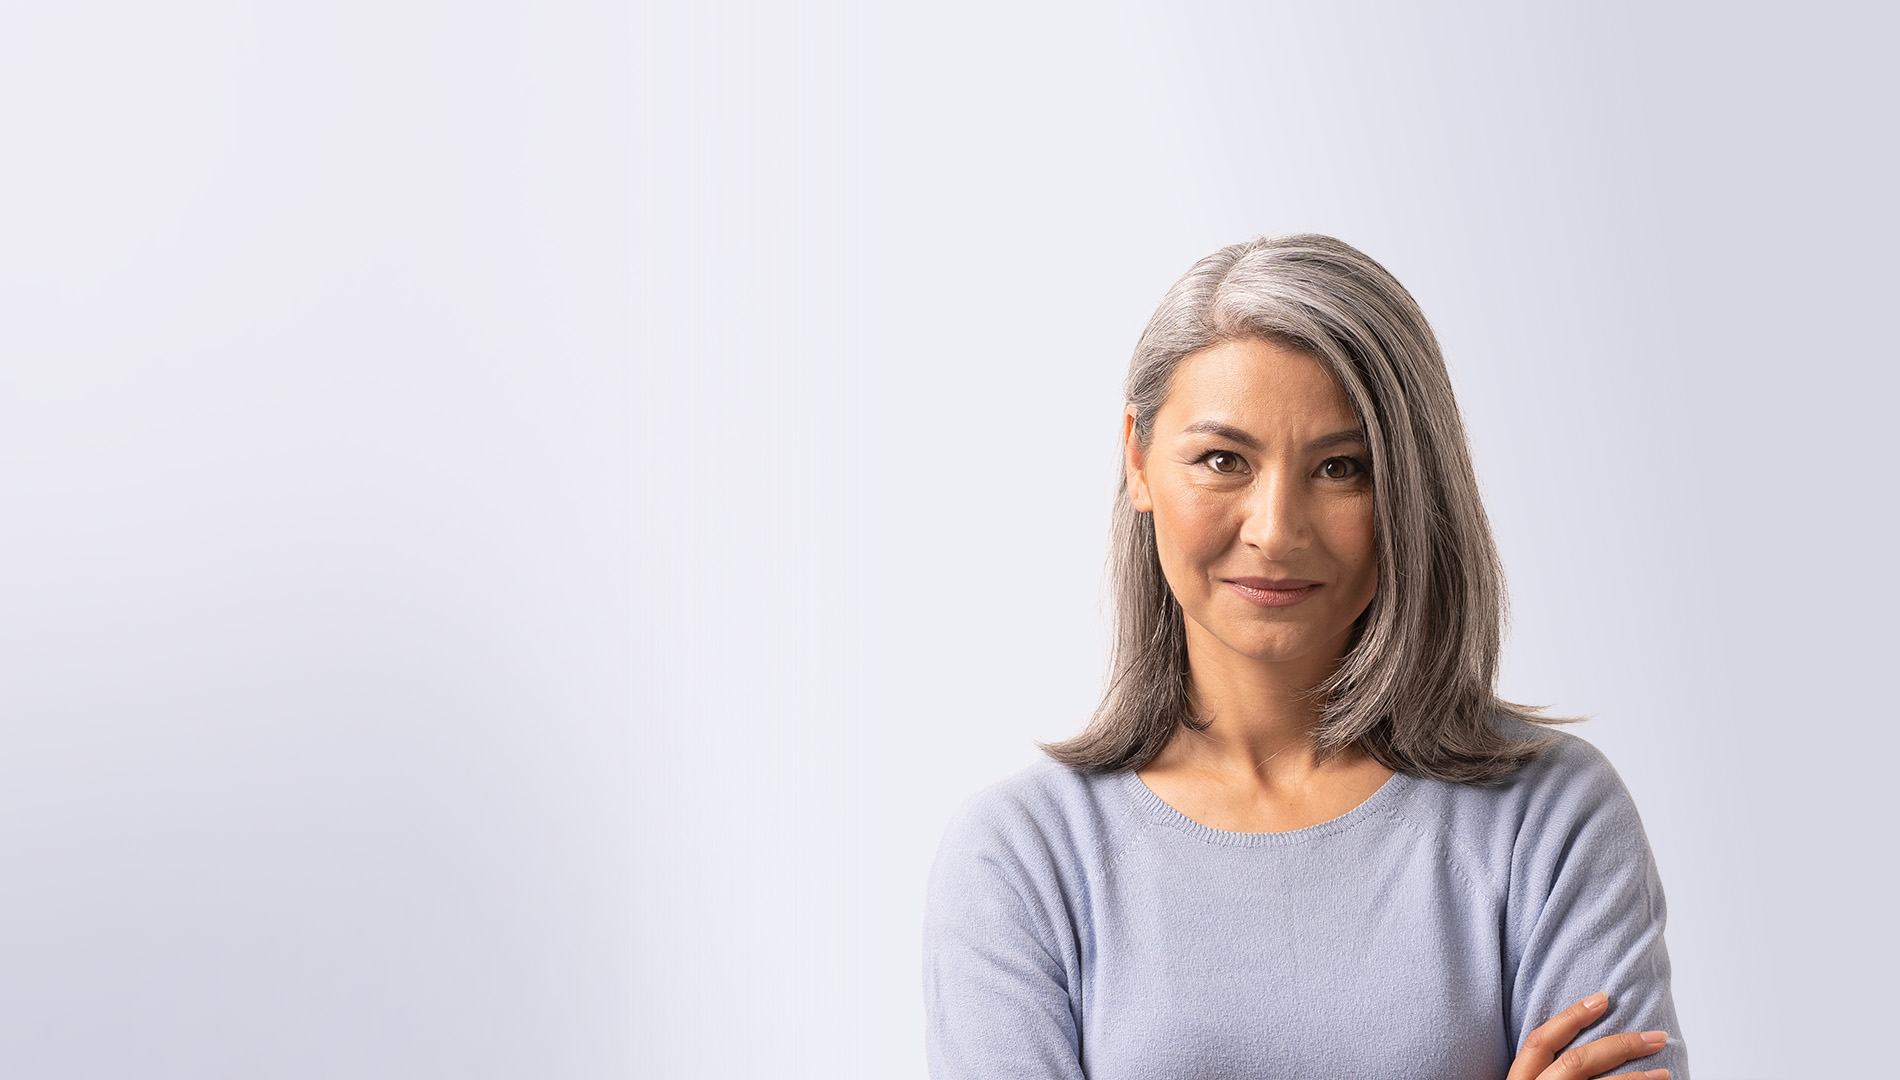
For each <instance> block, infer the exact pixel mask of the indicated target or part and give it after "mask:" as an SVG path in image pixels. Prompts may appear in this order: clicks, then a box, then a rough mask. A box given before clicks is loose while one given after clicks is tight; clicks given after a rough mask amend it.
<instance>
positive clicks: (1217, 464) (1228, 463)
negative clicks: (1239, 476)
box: [1201, 450, 1241, 476]
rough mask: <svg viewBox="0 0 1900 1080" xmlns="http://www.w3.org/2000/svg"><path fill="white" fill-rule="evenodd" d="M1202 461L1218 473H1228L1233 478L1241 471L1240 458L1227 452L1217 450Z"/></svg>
mask: <svg viewBox="0 0 1900 1080" xmlns="http://www.w3.org/2000/svg"><path fill="white" fill-rule="evenodd" d="M1201 460H1203V461H1205V462H1207V465H1208V468H1210V469H1213V470H1214V471H1215V472H1217V473H1226V474H1228V475H1229V476H1231V475H1233V474H1234V473H1237V472H1239V471H1240V470H1241V464H1240V457H1239V456H1238V455H1235V454H1230V453H1228V452H1227V451H1225V450H1216V451H1214V452H1213V453H1211V454H1209V455H1207V456H1206V457H1205V458H1202V459H1201Z"/></svg>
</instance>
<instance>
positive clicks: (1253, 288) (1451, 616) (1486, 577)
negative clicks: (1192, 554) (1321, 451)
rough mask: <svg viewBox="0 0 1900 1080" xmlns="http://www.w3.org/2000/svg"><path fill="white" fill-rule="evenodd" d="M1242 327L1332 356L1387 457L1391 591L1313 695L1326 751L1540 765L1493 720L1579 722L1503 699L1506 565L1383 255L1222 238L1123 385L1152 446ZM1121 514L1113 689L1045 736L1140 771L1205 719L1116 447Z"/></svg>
mask: <svg viewBox="0 0 1900 1080" xmlns="http://www.w3.org/2000/svg"><path fill="white" fill-rule="evenodd" d="M1247 338H1258V339H1263V340H1267V341H1272V342H1277V343H1280V344H1284V345H1287V346H1290V347H1292V348H1296V349H1299V350H1301V351H1303V352H1306V353H1309V354H1311V355H1312V356H1314V357H1316V358H1318V359H1319V360H1321V361H1322V362H1324V363H1325V364H1326V366H1327V367H1328V368H1330V369H1331V370H1332V373H1333V375H1334V377H1335V378H1337V379H1338V380H1339V384H1340V386H1341V387H1342V388H1343V389H1344V390H1345V392H1346V395H1347V397H1348V398H1349V399H1350V400H1351V401H1352V405H1353V410H1354V411H1355V412H1357V413H1358V415H1359V422H1360V423H1361V424H1362V425H1363V426H1364V428H1365V436H1366V442H1367V444H1368V447H1369V448H1370V451H1371V454H1372V470H1371V472H1372V492H1373V522H1374V525H1373V528H1374V533H1375V535H1376V538H1377V546H1378V559H1379V584H1378V590H1377V592H1376V593H1375V594H1374V596H1373V599H1372V603H1371V604H1370V605H1369V606H1368V607H1367V608H1366V611H1365V614H1363V615H1361V616H1360V618H1359V621H1358V623H1357V624H1355V626H1354V628H1353V635H1352V639H1351V643H1350V644H1349V645H1348V647H1347V651H1346V654H1345V656H1344V658H1343V659H1342V660H1341V662H1340V664H1339V666H1338V667H1337V668H1336V669H1335V670H1334V672H1333V674H1332V675H1331V677H1329V678H1328V679H1327V680H1326V681H1325V682H1324V683H1322V684H1321V685H1320V686H1319V687H1318V688H1316V691H1315V692H1316V695H1317V696H1318V698H1319V701H1320V719H1319V727H1318V733H1317V737H1318V743H1319V751H1320V753H1321V755H1322V756H1330V755H1332V754H1336V753H1338V752H1339V751H1341V750H1343V749H1345V748H1347V747H1349V746H1354V745H1357V746H1359V747H1360V748H1361V749H1363V750H1364V751H1365V752H1366V753H1368V754H1370V755H1371V756H1372V757H1373V758H1375V759H1376V760H1378V762H1379V763H1380V764H1382V765H1384V766H1385V767H1387V768H1389V769H1392V770H1394V771H1397V772H1404V773H1409V774H1412V775H1414V776H1424V777H1433V778H1436V779H1441V780H1450V781H1454V782H1458V783H1468V784H1481V783H1487V782H1490V781H1494V780H1497V779H1499V778H1501V777H1503V776H1505V775H1506V774H1508V773H1510V772H1511V771H1512V770H1513V769H1515V768H1517V767H1518V766H1519V765H1521V764H1523V763H1524V762H1526V761H1528V760H1530V759H1532V758H1534V757H1536V756H1537V755H1538V754H1539V753H1540V752H1541V751H1542V750H1543V748H1544V746H1545V745H1547V743H1548V739H1537V740H1529V741H1526V740H1518V739H1513V738H1510V737H1509V736H1507V735H1505V734H1503V733H1502V732H1501V731H1500V730H1498V728H1496V727H1494V726H1493V723H1492V721H1493V720H1494V719H1496V718H1500V717H1516V718H1518V719H1522V720H1528V721H1531V722H1533V723H1544V724H1550V723H1563V722H1565V721H1563V720H1559V719H1554V718H1550V717H1543V716H1539V715H1537V714H1536V712H1535V711H1534V710H1532V709H1530V708H1527V707H1525V706H1521V705H1513V704H1511V703H1509V702H1506V701H1503V700H1500V699H1499V698H1498V696H1497V693H1496V685H1497V664H1498V646H1499V640H1500V636H1501V624H1502V622H1503V619H1504V589H1503V572H1502V569H1501V568H1500V566H1499V564H1498V556H1497V548H1496V546H1495V545H1494V544H1493V543H1492V540H1491V525H1490V522H1489V520H1488V519H1487V518H1486V517H1485V513H1484V506H1483V504H1482V503H1481V502H1480V501H1479V498H1478V482H1477V477H1476V475H1475V474H1474V473H1473V472H1472V468H1471V454H1470V451H1469V449H1468V448H1467V447H1466V445H1465V431H1464V424H1463V422H1462V421H1461V420H1460V418H1459V415H1458V403H1457V402H1456V401H1455V400H1454V399H1453V397H1452V392H1451V379H1450V377H1449V376H1448V375H1447V373H1446V371H1445V361H1444V358H1443V357H1442V356H1440V354H1439V351H1438V341H1437V339H1436V338H1435V337H1434V336H1433V334H1432V330H1431V327H1430V326H1429V325H1427V324H1426V322H1425V316H1424V314H1423V313H1422V312H1420V311H1419V308H1418V304H1417V302H1415V301H1414V300H1413V299H1412V297H1411V294H1410V293H1407V292H1406V291H1405V288H1404V287H1403V286H1401V285H1400V284H1399V283H1398V281H1397V280H1396V279H1394V278H1393V277H1392V275H1391V274H1390V273H1387V272H1386V269H1385V268H1384V267H1382V266H1380V265H1379V264H1378V263H1376V262H1374V261H1372V260H1371V259H1370V258H1368V257H1366V255H1365V254H1364V253H1362V252H1360V251H1359V250H1357V249H1356V248H1353V247H1352V246H1350V245H1348V244H1345V243H1342V242H1341V241H1339V240H1335V239H1333V238H1332V237H1330V236H1317V235H1302V236H1285V237H1278V238H1273V239H1256V240H1251V241H1248V242H1246V243H1242V244H1235V245H1233V246H1232V247H1226V248H1222V249H1221V250H1220V251H1217V252H1215V253H1214V254H1212V255H1209V256H1208V257H1207V258H1205V259H1202V260H1201V261H1200V262H1199V263H1196V264H1195V266H1194V268H1193V269H1191V270H1189V271H1188V272H1187V274H1186V275H1185V276H1184V277H1182V278H1181V280H1180V281H1177V282H1175V284H1174V287H1173V288H1171V289H1169V290H1168V294H1167V295H1166V296H1165V297H1163V298H1162V300H1161V306H1160V307H1159V308H1158V309H1156V311H1155V313H1154V317H1153V318H1151V319H1149V320H1148V328H1147V329H1146V330H1145V331H1143V332H1142V335H1141V341H1140V342H1139V343H1138V344H1137V345H1136V346H1135V355H1134V358H1133V359H1132V360H1131V361H1130V363H1129V366H1128V382H1127V386H1126V390H1125V393H1126V396H1127V399H1128V403H1129V404H1130V405H1132V406H1133V407H1134V409H1135V425H1134V428H1135V438H1136V439H1137V441H1138V443H1139V445H1140V446H1141V447H1142V448H1143V449H1146V448H1147V447H1148V445H1149V441H1150V439H1151V438H1152V437H1153V434H1154V417H1155V413H1156V412H1157V411H1158V410H1159V409H1160V408H1161V403H1162V402H1163V401H1164V400H1166V398H1167V396H1168V391H1169V387H1170V385H1171V384H1172V382H1173V379H1174V373H1175V370H1176V369H1177V368H1178V367H1179V366H1180V364H1181V361H1182V359H1183V358H1185V357H1187V356H1188V355H1189V354H1191V353H1195V352H1198V351H1200V350H1202V349H1205V348H1208V347H1209V346H1212V345H1216V344H1219V343H1221V342H1224V341H1232V340H1236V339H1247ZM1114 518H1115V519H1114V539H1113V542H1112V548H1111V553H1110V557H1109V568H1110V574H1111V577H1112V580H1113V586H1112V588H1113V592H1114V603H1115V615H1116V633H1115V640H1114V652H1113V658H1112V660H1111V662H1110V677H1109V680H1108V689H1107V690H1106V692H1105V693H1104V694H1103V697H1102V702H1101V705H1100V706H1099V707H1098V708H1097V709H1096V711H1095V716H1094V718H1093V719H1092V720H1091V721H1090V723H1089V725H1088V727H1087V729H1086V730H1084V731H1083V732H1082V733H1081V734H1080V735H1077V736H1075V737H1074V738H1071V739H1068V740H1066V741H1063V742H1059V743H1053V744H1046V745H1044V746H1043V750H1044V751H1045V752H1047V753H1048V754H1049V755H1050V756H1051V757H1053V758H1055V759H1056V760H1058V761H1061V762H1063V763H1064V764H1067V765H1069V766H1071V767H1073V768H1078V769H1086V770H1091V771H1110V770H1119V769H1130V768H1140V767H1142V766H1144V765H1146V764H1148V763H1149V762H1150V761H1152V760H1154V758H1155V756H1156V755H1158V754H1159V753H1161V750H1162V748H1163V747H1164V746H1166V745H1167V742H1168V740H1169V738H1170V737H1171V736H1172V735H1173V734H1174V732H1175V730H1176V727H1177V725H1185V726H1187V727H1190V728H1194V729H1196V730H1205V729H1206V727H1207V725H1208V723H1209V720H1208V719H1207V718H1203V717H1198V716H1196V715H1195V714H1194V710H1193V708H1192V705H1191V703H1190V701H1189V692H1188V690H1189V683H1188V653H1187V632H1186V628H1185V625H1184V623H1183V621H1182V620H1183V616H1182V611H1181V605H1180V604H1179V603H1178V602H1176V600H1175V598H1174V593H1173V591H1172V590H1170V589H1169V587H1168V583H1167V579H1166V578H1164V577H1163V576H1162V572H1161V559H1160V556H1159V554H1158V553H1157V551H1156V548H1155V529H1154V519H1153V517H1151V516H1150V515H1148V514H1144V513H1140V512H1138V511H1136V510H1135V508H1134V506H1133V505H1132V504H1131V503H1130V502H1129V500H1128V486H1127V483H1126V480H1125V477H1124V474H1123V472H1122V469H1121V467H1120V461H1119V459H1118V462H1117V470H1116V495H1115V511H1114Z"/></svg>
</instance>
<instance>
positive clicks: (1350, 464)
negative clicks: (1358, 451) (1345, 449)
mask: <svg viewBox="0 0 1900 1080" xmlns="http://www.w3.org/2000/svg"><path fill="white" fill-rule="evenodd" d="M1365 471H1366V470H1365V466H1363V465H1361V464H1359V461H1358V459H1357V458H1349V457H1336V458H1327V459H1326V460H1325V461H1323V462H1321V463H1320V466H1319V474H1320V475H1321V476H1323V477H1325V478H1326V479H1328V480H1350V479H1352V478H1353V477H1355V476H1358V475H1359V474H1360V473H1363V472H1365Z"/></svg>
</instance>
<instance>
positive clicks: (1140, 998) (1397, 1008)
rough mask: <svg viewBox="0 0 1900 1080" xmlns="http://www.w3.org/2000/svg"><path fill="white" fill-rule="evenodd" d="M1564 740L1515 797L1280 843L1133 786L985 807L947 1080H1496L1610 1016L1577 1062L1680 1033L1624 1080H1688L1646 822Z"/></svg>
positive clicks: (1365, 822) (1580, 749)
mask: <svg viewBox="0 0 1900 1080" xmlns="http://www.w3.org/2000/svg"><path fill="white" fill-rule="evenodd" d="M1512 723H1513V724H1515V723H1516V722H1515V721H1513V722H1512ZM1518 733H1519V734H1520V735H1523V734H1532V732H1531V731H1530V730H1529V727H1528V725H1524V726H1523V729H1522V731H1520V732H1518ZM1555 737H1556V740H1557V741H1556V743H1555V745H1554V746H1552V748H1551V749H1550V750H1549V751H1547V752H1546V753H1545V754H1544V756H1542V757H1541V758H1539V759H1538V760H1537V761H1535V762H1533V763H1531V764H1529V765H1527V766H1524V767H1523V768H1521V769H1519V770H1518V771H1517V772H1516V773H1515V774H1513V775H1512V776H1511V777H1510V778H1509V779H1508V780H1506V781H1505V782H1504V783H1502V784H1499V785H1496V786H1492V787H1473V786H1468V785H1460V784H1450V783H1445V782H1442V781H1437V780H1421V779H1417V778H1414V777H1409V776H1405V775H1396V776H1394V777H1392V779H1391V780H1389V781H1387V783H1386V784H1385V786H1384V787H1382V788H1380V789H1379V791H1378V792H1377V793H1376V794H1374V795H1373V796H1372V797H1371V798H1370V799H1367V800H1366V801H1365V802H1364V803H1362V804H1360V805H1359V806H1358V807H1356V808H1354V809H1353V810H1352V811H1350V812H1348V813H1347V814H1345V815H1344V816H1342V817H1338V818H1335V819H1333V820H1331V821H1328V822H1324V823H1322V824H1319V825H1314V826H1312V827H1310V828H1306V829H1300V830H1298V831H1296V832H1287V833H1235V832H1225V831H1222V830H1219V829H1213V828H1209V827H1207V826H1205V825H1201V824H1198V823H1196V822H1194V821H1192V820H1190V819H1188V818H1187V817H1186V816H1184V815H1182V814H1181V813H1180V812H1179V811H1176V810H1175V809H1174V808H1172V807H1170V806H1169V805H1168V804H1167V803H1165V802H1163V801H1161V799H1160V798H1158V797H1157V796H1156V795H1155V794H1154V793H1153V792H1151V791H1149V790H1148V787H1147V785H1146V784H1144V783H1142V782H1141V779H1140V777H1138V776H1137V775H1135V773H1134V772H1132V771H1127V772H1119V773H1110V774H1105V775H1088V774H1080V773H1076V772H1073V771H1071V770H1069V769H1067V768H1065V767H1063V766H1061V765H1058V764H1056V763H1054V762H1049V761H1045V762H1041V763H1039V764H1037V765H1034V766H1032V767H1030V768H1028V769H1026V770H1024V771H1023V772H1021V773H1018V774H1017V775H1015V776H1013V777H1011V778H1010V779H1008V780H1005V781H1003V782H1002V783H999V784H997V785H995V786H994V787H991V788H989V789H988V790H986V791H984V792H982V793H981V794H979V795H977V796H976V797H975V798H973V799H971V800H970V801H969V802H968V803H966V804H965V805H964V806H963V808H962V809H961V810H960V811H959V812H958V813H957V815H956V817H955V819H954V820H953V821H952V822H951V824H950V828H949V831H948V833H947V834H946V835H945V837H944V840H943V844H942V847H941V848H940V849H939V851H938V855H937V861H936V865H935V867H934V868H933V869H932V871H931V875H930V887H929V894H928V898H927V901H926V915H925V930H924V1000H925V1006H926V1010H927V1024H926V1029H925V1032H926V1040H927V1044H928V1049H929V1058H930V1072H931V1075H932V1076H933V1077H935V1078H937V1080H952V1078H955V1080H964V1078H978V1077H981V1078H984V1080H1002V1078H1012V1080H1045V1078H1049V1080H1053V1078H1058V1077H1060V1078H1065V1080H1072V1078H1079V1077H1089V1078H1092V1080H1164V1078H1175V1077H1179V1078H1209V1080H1212V1078H1216V1077H1218V1078H1222V1080H1227V1078H1242V1077H1245V1078H1262V1080H1265V1078H1270V1077H1288V1078H1292V1077H1298V1078H1301V1080H1309V1078H1313V1077H1387V1076H1404V1077H1407V1078H1408V1080H1427V1078H1443V1080H1503V1077H1504V1075H1505V1073H1506V1072H1507V1071H1508V1070H1509V1068H1510V1064H1511V1059H1512V1057H1513V1056H1514V1055H1515V1054H1516V1052H1517V1048H1518V1047H1519V1046H1520V1045H1521V1044H1522V1042H1523V1039H1524V1036H1525V1035H1526V1034H1528V1033H1529V1032H1530V1030H1531V1029H1532V1028H1534V1027H1536V1026H1537V1025H1539V1024H1541V1023H1543V1022H1544V1021H1545V1020H1546V1019H1548V1018H1549V1017H1550V1016H1551V1015H1552V1014H1554V1013H1555V1012H1556V1011H1557V1010H1559V1009H1561V1008H1563V1007H1564V1006H1566V1005H1569V1004H1570V1003H1572V1002H1574V1001H1577V1000H1578V999H1580V998H1583V997H1585V996H1587V995H1589V994H1591V993H1594V992H1596V991H1598V990H1602V991H1605V992H1607V993H1608V994H1609V995H1610V1009H1609V1012H1608V1014H1607V1015H1606V1017H1605V1018H1604V1020H1603V1021H1602V1022H1600V1023H1598V1024H1597V1025H1596V1026H1595V1027H1594V1028H1592V1029H1590V1030H1588V1031H1586V1032H1585V1033H1584V1035H1583V1037H1582V1040H1588V1039H1591V1038H1595V1037H1598V1036H1601V1035H1607V1034H1611V1033H1614V1032H1620V1031H1646V1030H1653V1029H1657V1028H1660V1029H1662V1030H1665V1031H1667V1032H1669V1033H1670V1041H1669V1043H1668V1045H1666V1046H1665V1047H1664V1048H1663V1049H1662V1051H1661V1052H1659V1053H1657V1054H1655V1055H1653V1056H1652V1057H1648V1058H1644V1059H1641V1060H1640V1061H1638V1062H1633V1063H1631V1064H1629V1065H1626V1066H1624V1067H1623V1068H1622V1069H1616V1070H1611V1071H1612V1072H1621V1071H1625V1070H1637V1069H1653V1068H1658V1067H1664V1068H1668V1069H1670V1070H1671V1071H1672V1073H1673V1075H1674V1077H1675V1078H1676V1080H1688V1075H1689V1073H1688V1067H1687V1058H1686V1055H1685V1053H1684V1050H1683V1045H1682V1043H1681V1041H1680V1039H1679V1038H1678V1031H1677V1027H1676V1013H1675V1006H1674V1004H1673V1003H1672V1002H1671V1000H1670V995H1669V956H1668V953H1667V952H1666V951H1665V950H1664V948H1663V892H1662V883H1661V882H1660V880H1658V878H1657V876H1656V867H1655V863H1654V861H1653V859H1652V858H1651V857H1650V852H1649V843H1648V841H1647V840H1646V839H1645V837H1644V835H1643V827H1642V823H1641V822H1640V821H1639V820H1638V819H1637V816H1636V807H1635V805H1634V804H1633V803H1632V802H1631V801H1630V797H1629V792H1628V790H1627V789H1626V788H1625V787H1624V786H1623V782H1622V780H1621V779H1619V778H1618V777H1617V775H1616V772H1615V770H1614V769H1612V768H1611V767H1610V764H1609V762H1608V761H1607V760H1605V758H1604V757H1603V755H1602V753H1601V752H1599V751H1598V750H1597V749H1596V748H1595V747H1593V746H1591V745H1590V744H1589V743H1587V742H1584V741H1583V740H1582V739H1579V738H1577V737H1576V736H1574V735H1568V734H1564V733H1561V732H1558V733H1555ZM1582 1040H1580V1041H1582Z"/></svg>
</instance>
